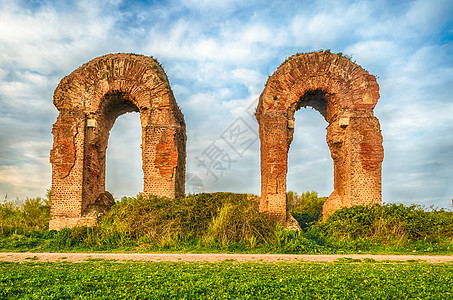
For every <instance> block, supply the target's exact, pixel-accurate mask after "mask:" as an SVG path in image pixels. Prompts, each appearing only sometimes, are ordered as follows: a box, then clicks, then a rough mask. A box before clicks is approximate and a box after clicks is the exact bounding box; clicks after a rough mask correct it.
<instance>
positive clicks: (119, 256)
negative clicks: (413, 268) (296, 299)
mask: <svg viewBox="0 0 453 300" xmlns="http://www.w3.org/2000/svg"><path fill="white" fill-rule="evenodd" d="M345 257H346V258H352V259H361V260H363V259H364V258H371V259H374V260H376V261H408V260H422V261H426V262H430V263H442V262H453V256H445V255H444V256H434V255H372V254H345V255H293V254H225V253H205V254H194V253H31V252H23V253H7V252H3V253H0V261H8V262H24V261H39V262H56V261H69V262H83V261H87V260H88V261H90V260H96V259H105V260H116V261H119V262H121V261H153V262H159V261H173V262H197V261H205V262H220V261H225V260H229V261H230V260H232V261H237V262H277V261H286V262H298V261H312V262H315V261H318V262H319V261H325V262H333V261H335V260H337V259H339V258H345Z"/></svg>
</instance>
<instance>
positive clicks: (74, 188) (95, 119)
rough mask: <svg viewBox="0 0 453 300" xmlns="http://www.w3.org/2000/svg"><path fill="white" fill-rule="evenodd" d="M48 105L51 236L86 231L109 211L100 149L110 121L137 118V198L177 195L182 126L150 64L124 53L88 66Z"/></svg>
mask: <svg viewBox="0 0 453 300" xmlns="http://www.w3.org/2000/svg"><path fill="white" fill-rule="evenodd" d="M54 104H55V106H56V107H57V109H58V111H59V116H58V118H57V121H56V123H55V124H54V126H53V129H52V133H53V135H54V143H53V148H52V150H51V155H50V161H51V163H52V199H51V220H50V225H49V227H50V229H60V228H63V227H73V226H78V225H93V224H94V223H95V222H96V217H97V216H98V215H99V214H102V213H105V212H106V210H108V208H109V206H110V205H112V201H113V198H112V196H111V195H110V194H109V193H108V192H106V191H105V163H106V149H107V144H108V139H109V133H110V129H111V128H112V126H113V124H114V123H115V120H116V119H117V118H118V117H119V116H120V115H122V114H124V113H127V112H138V113H140V122H141V128H142V145H141V148H142V168H143V174H144V186H143V193H144V194H145V195H150V194H154V195H158V196H166V197H172V198H173V197H179V196H183V195H184V184H185V160H186V125H185V122H184V116H183V114H182V113H181V111H180V109H179V107H178V105H177V103H176V100H175V98H174V96H173V92H172V91H171V89H170V85H169V82H168V79H167V76H166V74H165V72H164V70H163V69H162V68H161V66H160V65H159V63H158V62H157V61H156V60H154V59H153V58H151V57H147V56H143V55H135V54H124V53H121V54H109V55H104V56H101V57H98V58H95V59H93V60H91V61H90V62H88V63H86V64H84V65H83V66H81V67H80V68H78V69H77V70H75V71H73V72H72V73H71V74H70V75H68V76H66V77H65V78H63V79H62V80H61V82H60V84H59V85H58V87H57V88H56V90H55V92H54ZM124 155H125V156H127V155H128V154H127V153H125V154H124ZM124 176H127V174H126V173H125V174H124Z"/></svg>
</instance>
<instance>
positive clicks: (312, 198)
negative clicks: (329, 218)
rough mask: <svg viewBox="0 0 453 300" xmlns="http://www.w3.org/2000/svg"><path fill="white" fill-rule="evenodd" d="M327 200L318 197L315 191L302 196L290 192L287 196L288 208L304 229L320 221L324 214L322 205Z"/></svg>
mask: <svg viewBox="0 0 453 300" xmlns="http://www.w3.org/2000/svg"><path fill="white" fill-rule="evenodd" d="M326 200H327V197H318V193H317V192H314V191H311V192H305V193H302V195H300V196H299V195H298V194H297V193H296V192H293V191H289V192H288V193H287V195H286V202H287V206H288V207H289V208H290V211H291V214H292V215H293V217H294V218H295V219H296V220H297V222H299V225H300V228H302V229H306V228H308V227H309V226H310V224H313V223H314V222H317V221H318V219H319V217H320V216H321V213H322V205H323V204H324V202H326Z"/></svg>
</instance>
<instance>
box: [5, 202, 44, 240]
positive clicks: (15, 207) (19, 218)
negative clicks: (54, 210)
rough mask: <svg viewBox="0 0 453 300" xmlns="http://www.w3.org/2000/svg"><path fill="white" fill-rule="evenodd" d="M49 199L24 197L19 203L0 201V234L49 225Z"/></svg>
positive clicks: (32, 229)
mask: <svg viewBox="0 0 453 300" xmlns="http://www.w3.org/2000/svg"><path fill="white" fill-rule="evenodd" d="M49 219H50V201H49V200H48V199H46V198H41V197H37V198H26V199H25V201H24V202H23V203H21V204H14V203H12V202H5V203H0V235H5V234H11V233H15V234H17V233H27V232H31V231H34V230H46V229H47V228H48V227H49Z"/></svg>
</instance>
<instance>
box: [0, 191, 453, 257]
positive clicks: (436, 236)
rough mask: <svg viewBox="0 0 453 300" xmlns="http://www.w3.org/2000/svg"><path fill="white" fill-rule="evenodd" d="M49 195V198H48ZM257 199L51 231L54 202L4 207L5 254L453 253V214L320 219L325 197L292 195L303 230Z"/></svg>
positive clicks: (166, 206) (193, 201)
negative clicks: (272, 216) (277, 220)
mask: <svg viewBox="0 0 453 300" xmlns="http://www.w3.org/2000/svg"><path fill="white" fill-rule="evenodd" d="M48 196H50V193H49V195H48ZM256 198H257V197H256V196H252V195H247V194H234V193H211V194H207V193H202V194H196V195H189V196H187V197H185V198H182V199H169V198H160V197H155V196H152V197H149V198H145V197H143V196H142V195H138V196H137V197H132V198H130V197H123V199H122V201H120V202H117V203H116V204H115V205H114V206H113V207H112V209H111V211H110V212H109V214H108V215H107V216H106V217H104V218H103V219H102V220H101V221H100V224H99V226H96V227H92V228H88V227H76V228H73V229H63V230H61V231H58V232H57V231H49V230H47V228H48V222H49V218H50V214H49V211H50V206H49V198H32V199H26V200H25V202H23V203H22V204H14V203H12V202H5V203H0V250H2V251H141V252H150V251H151V252H156V251H178V252H181V251H182V252H187V251H192V252H193V251H195V252H198V251H202V252H206V251H207V252H217V251H229V252H255V253H326V254H327V253H358V252H361V253H448V254H450V253H452V250H453V212H451V211H446V210H444V209H433V208H431V209H429V210H427V209H424V208H423V207H421V206H417V205H410V206H405V205H402V204H386V205H383V206H380V205H375V206H373V207H371V208H368V207H363V206H355V207H350V208H342V209H339V210H337V211H336V212H335V213H333V214H332V215H331V216H330V217H328V218H326V219H325V220H322V221H321V220H320V215H321V209H322V204H323V203H324V201H325V200H326V198H325V197H318V194H317V193H316V192H306V193H303V194H301V195H298V194H297V193H294V192H288V197H287V198H288V204H289V205H290V207H291V212H292V214H293V216H294V217H295V218H296V220H297V221H298V222H299V224H300V226H301V228H302V230H301V231H290V230H285V229H283V228H281V227H280V226H278V225H276V224H274V223H272V222H270V221H269V220H268V219H266V218H265V217H264V216H263V215H262V214H260V213H259V211H258V207H257V203H258V202H257V201H256Z"/></svg>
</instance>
